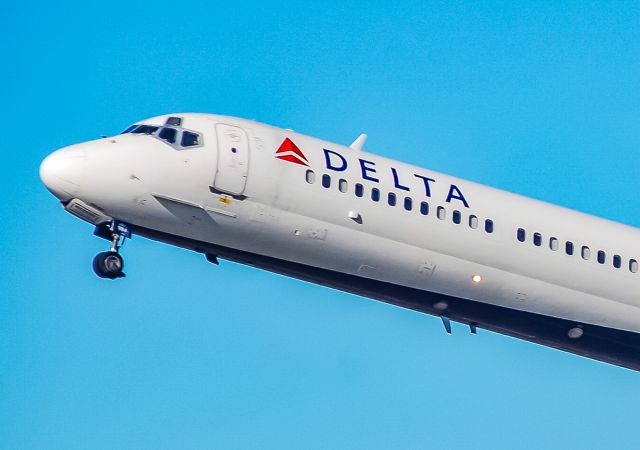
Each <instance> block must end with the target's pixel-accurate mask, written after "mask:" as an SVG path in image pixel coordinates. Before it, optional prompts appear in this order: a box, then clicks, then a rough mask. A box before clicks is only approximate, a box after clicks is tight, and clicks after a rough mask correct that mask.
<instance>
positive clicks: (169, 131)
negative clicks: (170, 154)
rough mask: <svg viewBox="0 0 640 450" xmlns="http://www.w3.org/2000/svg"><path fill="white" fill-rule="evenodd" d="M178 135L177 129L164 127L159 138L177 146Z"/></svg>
mask: <svg viewBox="0 0 640 450" xmlns="http://www.w3.org/2000/svg"><path fill="white" fill-rule="evenodd" d="M177 134H178V132H177V130H176V129H175V128H170V127H164V128H163V129H162V130H160V132H159V133H158V137H159V138H160V139H162V140H164V141H167V142H169V143H170V144H175V142H176V135H177Z"/></svg>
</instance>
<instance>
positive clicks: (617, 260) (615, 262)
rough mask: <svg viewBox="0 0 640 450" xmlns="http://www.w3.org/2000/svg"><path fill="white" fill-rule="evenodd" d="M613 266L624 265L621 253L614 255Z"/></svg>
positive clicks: (617, 267)
mask: <svg viewBox="0 0 640 450" xmlns="http://www.w3.org/2000/svg"><path fill="white" fill-rule="evenodd" d="M613 267H615V268H616V269H619V268H620V267H622V258H621V257H620V255H613Z"/></svg>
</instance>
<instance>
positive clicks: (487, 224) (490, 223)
mask: <svg viewBox="0 0 640 450" xmlns="http://www.w3.org/2000/svg"><path fill="white" fill-rule="evenodd" d="M484 231H486V232H487V233H493V220H491V219H487V220H485V221H484Z"/></svg>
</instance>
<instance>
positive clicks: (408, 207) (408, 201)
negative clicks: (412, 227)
mask: <svg viewBox="0 0 640 450" xmlns="http://www.w3.org/2000/svg"><path fill="white" fill-rule="evenodd" d="M412 208H413V200H411V197H405V198H404V209H406V210H407V211H411V209H412Z"/></svg>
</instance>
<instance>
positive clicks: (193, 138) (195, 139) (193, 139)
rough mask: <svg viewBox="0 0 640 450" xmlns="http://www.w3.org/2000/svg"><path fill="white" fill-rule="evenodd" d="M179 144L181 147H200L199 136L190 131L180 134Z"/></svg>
mask: <svg viewBox="0 0 640 450" xmlns="http://www.w3.org/2000/svg"><path fill="white" fill-rule="evenodd" d="M180 144H181V145H182V146H183V147H194V146H196V145H200V136H198V135H197V134H196V133H192V132H190V131H184V132H183V133H182V141H181V142H180Z"/></svg>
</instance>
